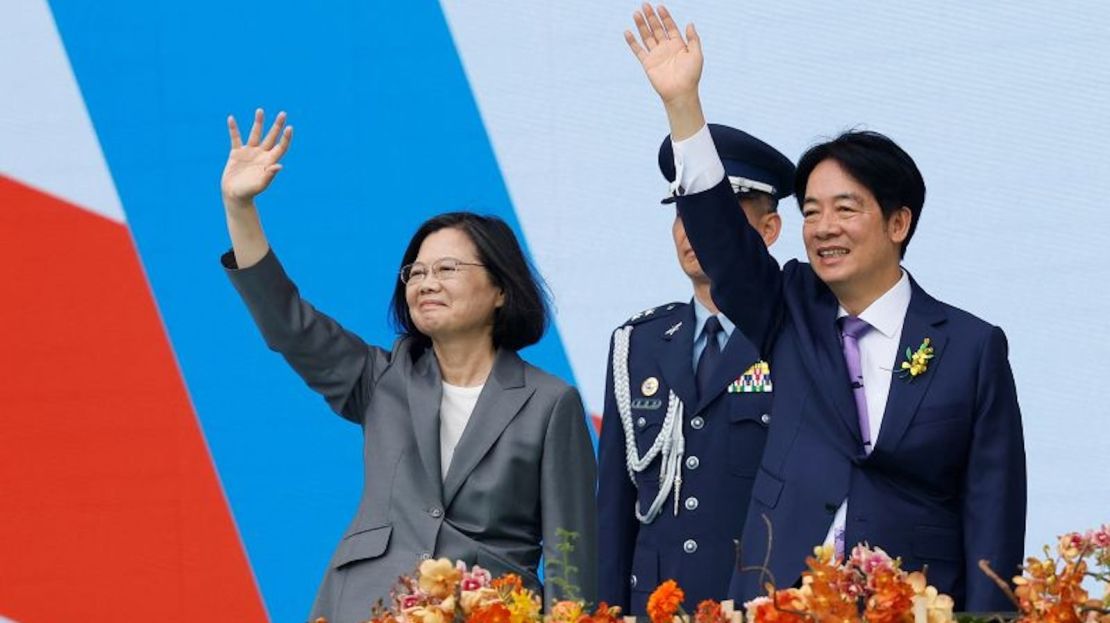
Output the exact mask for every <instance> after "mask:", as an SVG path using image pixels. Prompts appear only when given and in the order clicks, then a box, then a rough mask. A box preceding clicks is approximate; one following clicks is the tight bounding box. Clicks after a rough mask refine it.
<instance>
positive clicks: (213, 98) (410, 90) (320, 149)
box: [51, 0, 573, 621]
mask: <svg viewBox="0 0 1110 623" xmlns="http://www.w3.org/2000/svg"><path fill="white" fill-rule="evenodd" d="M51 5H52V7H51V8H52V10H53V11H54V14H55V18H56V20H57V23H58V26H59V29H60V31H61V34H62V38H63V41H64V43H65V46H66V50H67V52H68V54H69V56H70V60H71V62H72V63H73V67H74V71H75V73H76V75H77V79H78V82H79V84H80V87H81V90H82V93H83V94H84V96H85V100H86V103H87V105H88V107H89V111H90V114H91V117H92V119H93V123H94V125H95V127H96V130H97V133H98V135H99V138H100V141H101V144H102V146H103V148H104V150H105V154H106V157H107V160H108V163H109V166H110V168H111V172H112V175H113V177H114V180H115V183H116V185H117V188H118V191H119V193H120V195H121V199H122V201H123V206H124V209H125V211H126V213H127V218H128V222H129V223H130V226H131V231H132V233H133V236H134V238H135V242H136V244H137V247H138V249H139V252H140V255H141V258H142V262H143V265H144V267H145V269H146V271H147V274H148V276H149V280H150V283H151V286H152V288H153V291H154V295H155V297H156V299H157V301H158V306H159V309H160V311H161V313H162V316H163V318H164V321H165V324H166V327H167V329H168V331H169V335H170V338H171V340H172V343H173V347H174V350H175V352H176V354H177V357H178V361H179V363H180V366H181V369H182V372H183V374H184V378H185V380H186V383H187V385H188V388H189V392H190V395H191V397H192V400H193V402H194V404H195V406H196V410H197V413H198V415H199V418H200V421H201V425H202V427H203V430H204V433H205V436H206V438H207V441H208V444H209V447H210V449H211V452H212V455H213V458H214V461H215V465H216V467H217V469H218V471H219V475H220V478H221V480H222V483H223V486H224V489H225V492H226V495H227V497H228V500H229V502H230V505H231V508H232V510H233V515H234V518H235V521H236V522H237V524H238V527H239V530H240V533H241V534H242V537H243V541H244V543H245V546H246V549H247V553H248V556H249V558H250V560H251V563H252V567H253V569H254V572H255V575H256V577H257V580H258V583H259V586H260V589H261V591H262V594H263V597H264V599H265V602H266V606H267V609H268V611H269V613H270V616H271V618H272V619H273V620H275V621H297V620H302V619H303V618H304V617H305V616H306V614H307V612H308V608H309V606H310V602H311V598H312V595H313V594H314V591H315V587H316V583H317V581H318V579H319V578H320V577H321V575H322V572H323V569H324V565H325V564H326V561H327V559H328V557H329V555H330V553H331V551H332V549H333V547H334V545H335V542H336V540H337V539H338V537H339V536H340V533H341V531H342V529H343V527H344V526H345V524H346V522H347V521H348V519H349V518H350V515H351V513H352V512H353V510H354V507H355V505H356V502H357V496H358V493H359V491H360V486H361V482H360V480H359V479H360V475H361V459H360V436H359V431H358V430H357V429H356V428H355V427H353V426H351V425H349V424H347V423H345V422H344V421H342V420H340V419H339V418H337V417H333V416H331V415H330V414H329V412H328V411H327V409H326V407H325V406H324V404H323V402H322V401H321V400H319V399H318V398H317V397H315V396H314V395H312V394H310V393H309V392H308V390H306V389H305V388H304V387H303V386H302V385H301V383H300V382H299V380H298V379H297V378H296V377H294V375H293V374H292V373H291V372H289V371H288V370H287V369H286V367H285V366H284V363H283V362H282V361H281V360H280V358H279V357H277V356H276V355H274V354H272V353H269V352H268V351H267V350H266V349H265V346H264V345H263V343H262V341H261V339H260V338H259V337H258V335H257V332H256V331H255V329H254V328H253V326H252V325H251V323H250V320H249V318H248V316H247V314H246V312H245V310H244V309H243V308H242V306H241V304H240V303H239V301H238V299H237V297H236V295H235V294H234V292H233V290H232V288H231V287H230V285H229V284H228V283H227V281H226V279H225V277H224V275H223V274H222V269H221V268H220V267H219V264H218V261H217V259H218V256H219V254H220V253H221V252H222V251H223V250H224V249H225V248H226V246H227V236H226V233H225V227H224V223H223V215H222V209H221V206H220V202H219V194H218V180H219V175H220V171H221V168H222V166H223V161H224V158H225V157H226V150H227V137H226V132H225V130H224V121H223V120H224V117H225V116H226V115H227V114H229V113H233V114H235V115H236V116H237V118H239V119H240V120H245V119H247V118H249V115H250V114H251V112H252V110H253V109H254V107H255V106H263V107H265V108H266V109H267V111H268V113H270V114H271V115H272V114H273V113H276V112H277V110H278V109H279V107H281V108H283V109H284V110H287V111H288V112H289V116H290V120H291V123H292V124H293V125H294V126H295V127H296V137H295V140H294V144H293V146H292V150H291V152H290V154H289V156H288V157H287V160H286V169H285V171H283V172H282V173H281V175H280V176H279V177H278V179H277V180H276V182H275V184H274V186H273V187H272V188H271V189H270V191H269V192H268V193H267V194H266V195H265V196H264V197H263V198H262V200H261V201H260V202H259V203H260V206H261V208H262V210H263V215H264V219H265V223H266V226H267V231H268V234H269V236H270V238H271V241H272V243H273V245H274V247H275V249H276V251H277V252H278V254H279V255H280V257H281V258H282V260H283V262H284V263H285V264H286V268H287V269H288V270H289V271H290V273H291V274H292V275H293V277H294V278H295V279H296V280H297V282H298V284H299V285H300V286H301V288H302V291H303V292H304V293H305V294H306V296H308V297H309V298H310V299H311V300H313V301H314V303H316V304H317V305H318V306H319V307H320V308H322V309H324V310H325V311H327V312H329V313H330V314H331V315H333V316H335V317H337V318H338V319H340V320H341V321H343V322H344V323H345V324H346V325H347V326H348V327H349V328H351V329H353V330H355V331H356V332H358V333H359V334H360V335H362V336H363V337H364V338H365V339H366V340H368V341H371V342H374V343H379V344H388V343H390V342H391V341H392V338H393V335H392V331H391V330H390V329H389V327H388V325H387V323H386V311H387V303H388V297H389V294H390V289H391V287H392V283H393V279H394V278H395V274H396V272H395V271H396V268H397V264H398V259H399V258H400V255H401V252H402V250H403V248H404V246H405V243H406V242H407V240H408V238H409V236H410V235H411V233H412V231H413V230H414V229H415V228H416V226H417V225H418V224H419V223H420V222H421V221H423V220H424V219H426V218H427V217H429V216H431V215H432V214H435V213H438V212H443V211H448V210H456V209H473V210H475V211H479V212H486V213H492V214H497V215H499V216H501V217H503V218H505V219H506V220H508V221H509V222H510V223H511V224H513V226H514V227H515V228H516V229H517V232H518V234H519V233H520V230H519V225H518V224H517V219H516V217H515V216H514V213H513V208H512V205H511V202H510V200H509V197H508V195H507V193H506V190H505V186H504V183H503V180H502V177H501V173H500V171H499V170H498V167H497V163H496V161H495V158H494V156H493V153H492V150H491V148H490V144H489V140H488V138H487V135H486V132H485V129H484V128H483V126H482V122H481V119H480V116H479V114H478V110H477V108H476V107H475V104H474V98H473V97H472V95H471V92H470V89H469V86H468V84H467V80H466V76H465V75H464V72H463V70H462V67H461V66H460V63H459V60H458V56H457V54H456V51H455V47H454V44H453V42H452V40H451V35H450V32H449V31H448V28H447V25H446V23H445V22H444V19H443V15H442V13H441V10H440V7H439V5H438V4H437V3H436V2H431V1H429V0H409V1H407V2H390V3H387V2H380V1H374V2H360V1H357V0H343V1H340V2H327V3H307V2H293V1H291V0H282V1H278V2H270V3H267V4H266V5H265V7H264V10H260V6H261V5H257V6H255V7H254V10H251V11H247V10H245V9H243V8H241V7H240V6H239V5H237V4H236V3H225V2H219V1H217V0H196V1H191V2H166V1H158V2H147V3H139V2H128V3H107V4H104V3H94V2H78V1H76V0H73V1H63V0H54V1H53V2H52V3H51ZM58 148H59V149H64V146H59V147H58ZM105 296H111V293H110V292H105ZM90 330H96V328H95V327H90ZM524 354H525V356H526V357H527V358H529V359H530V360H531V361H533V362H534V363H536V364H537V365H539V366H541V367H544V368H545V369H547V370H549V371H552V372H554V373H556V374H559V375H561V376H563V377H564V378H566V379H567V380H569V381H573V378H572V373H571V369H570V366H569V364H568V363H567V359H566V356H565V354H564V351H563V347H562V345H561V343H560V340H559V338H558V335H556V333H555V331H554V329H553V330H552V331H551V332H549V334H548V336H547V338H545V340H544V341H543V342H542V343H541V344H539V345H538V346H536V347H533V348H532V349H529V350H528V351H527V352H526V353H524ZM158 416H159V414H157V413H151V414H149V417H158ZM136 469H142V466H141V465H136ZM182 547H185V548H187V547H203V544H183V545H182ZM167 607H172V606H171V605H167ZM218 611H219V604H213V613H214V615H215V616H216V617H217V618H218Z"/></svg>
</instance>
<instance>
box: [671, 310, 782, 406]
mask: <svg viewBox="0 0 1110 623" xmlns="http://www.w3.org/2000/svg"><path fill="white" fill-rule="evenodd" d="M691 356H692V355H691ZM757 361H759V352H758V351H757V350H756V348H755V346H754V345H752V343H751V341H749V340H748V338H747V337H745V336H744V334H743V333H741V332H740V329H739V328H736V329H733V331H732V335H731V336H729V338H728V342H726V343H725V349H724V350H723V351H721V358H720V359H719V360H718V361H717V367H716V369H715V370H713V371H712V380H711V381H710V384H709V387H711V388H712V390H711V391H710V392H708V395H706V396H699V397H698V408H697V411H696V413H700V412H701V411H702V410H704V409H705V408H706V407H708V406H709V404H710V403H712V402H713V400H715V399H716V398H717V396H720V395H721V392H723V391H725V388H727V387H728V386H729V385H731V384H732V382H733V381H735V380H736V378H737V377H738V376H740V375H741V374H743V373H744V371H745V370H747V369H748V368H749V367H751V365H752V364H754V363H755V362H757ZM772 378H774V377H772Z"/></svg>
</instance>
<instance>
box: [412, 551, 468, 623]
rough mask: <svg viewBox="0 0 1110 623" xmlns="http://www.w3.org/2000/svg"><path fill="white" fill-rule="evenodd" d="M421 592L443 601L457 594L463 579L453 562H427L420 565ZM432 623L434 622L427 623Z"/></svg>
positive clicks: (440, 560)
mask: <svg viewBox="0 0 1110 623" xmlns="http://www.w3.org/2000/svg"><path fill="white" fill-rule="evenodd" d="M419 573H420V582H419V583H420V590H422V591H424V592H425V593H427V594H428V595H430V596H431V597H434V598H435V599H443V598H444V597H447V596H448V595H452V594H454V592H455V587H456V586H457V585H458V584H459V580H461V579H462V572H461V571H459V570H458V569H457V568H456V567H455V564H454V563H453V562H451V561H450V560H447V559H446V558H440V559H439V560H425V561H424V562H422V563H420V571H419ZM425 623H432V622H430V621H429V622H425Z"/></svg>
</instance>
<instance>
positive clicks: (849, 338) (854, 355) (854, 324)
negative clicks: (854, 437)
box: [840, 316, 871, 452]
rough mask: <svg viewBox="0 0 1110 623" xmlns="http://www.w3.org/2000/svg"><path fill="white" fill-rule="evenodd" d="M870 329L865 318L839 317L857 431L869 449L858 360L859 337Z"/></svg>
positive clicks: (866, 418) (867, 427)
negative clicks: (857, 425)
mask: <svg viewBox="0 0 1110 623" xmlns="http://www.w3.org/2000/svg"><path fill="white" fill-rule="evenodd" d="M870 330H871V325H869V324H867V321H866V320H861V319H859V318H857V317H855V316H844V317H843V318H841V319H840V336H841V338H842V339H841V348H842V349H843V350H844V363H846V364H848V378H849V379H850V380H851V382H852V397H853V398H855V399H856V413H857V414H858V415H859V433H860V436H861V437H863V448H864V450H865V451H867V452H870V451H871V420H869V419H868V417H867V394H865V393H864V392H863V367H862V366H861V365H860V361H859V338H861V337H863V335H864V334H865V333H867V332H868V331H870Z"/></svg>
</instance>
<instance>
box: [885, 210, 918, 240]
mask: <svg viewBox="0 0 1110 623" xmlns="http://www.w3.org/2000/svg"><path fill="white" fill-rule="evenodd" d="M911 224H913V212H911V211H910V209H909V208H907V207H906V206H902V207H900V208H898V209H897V210H896V211H895V212H894V213H893V214H891V215H890V218H888V219H887V220H886V231H887V235H889V236H890V240H891V242H893V243H895V244H899V245H900V244H902V243H904V242H905V241H906V238H907V237H909V235H910V225H911Z"/></svg>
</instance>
